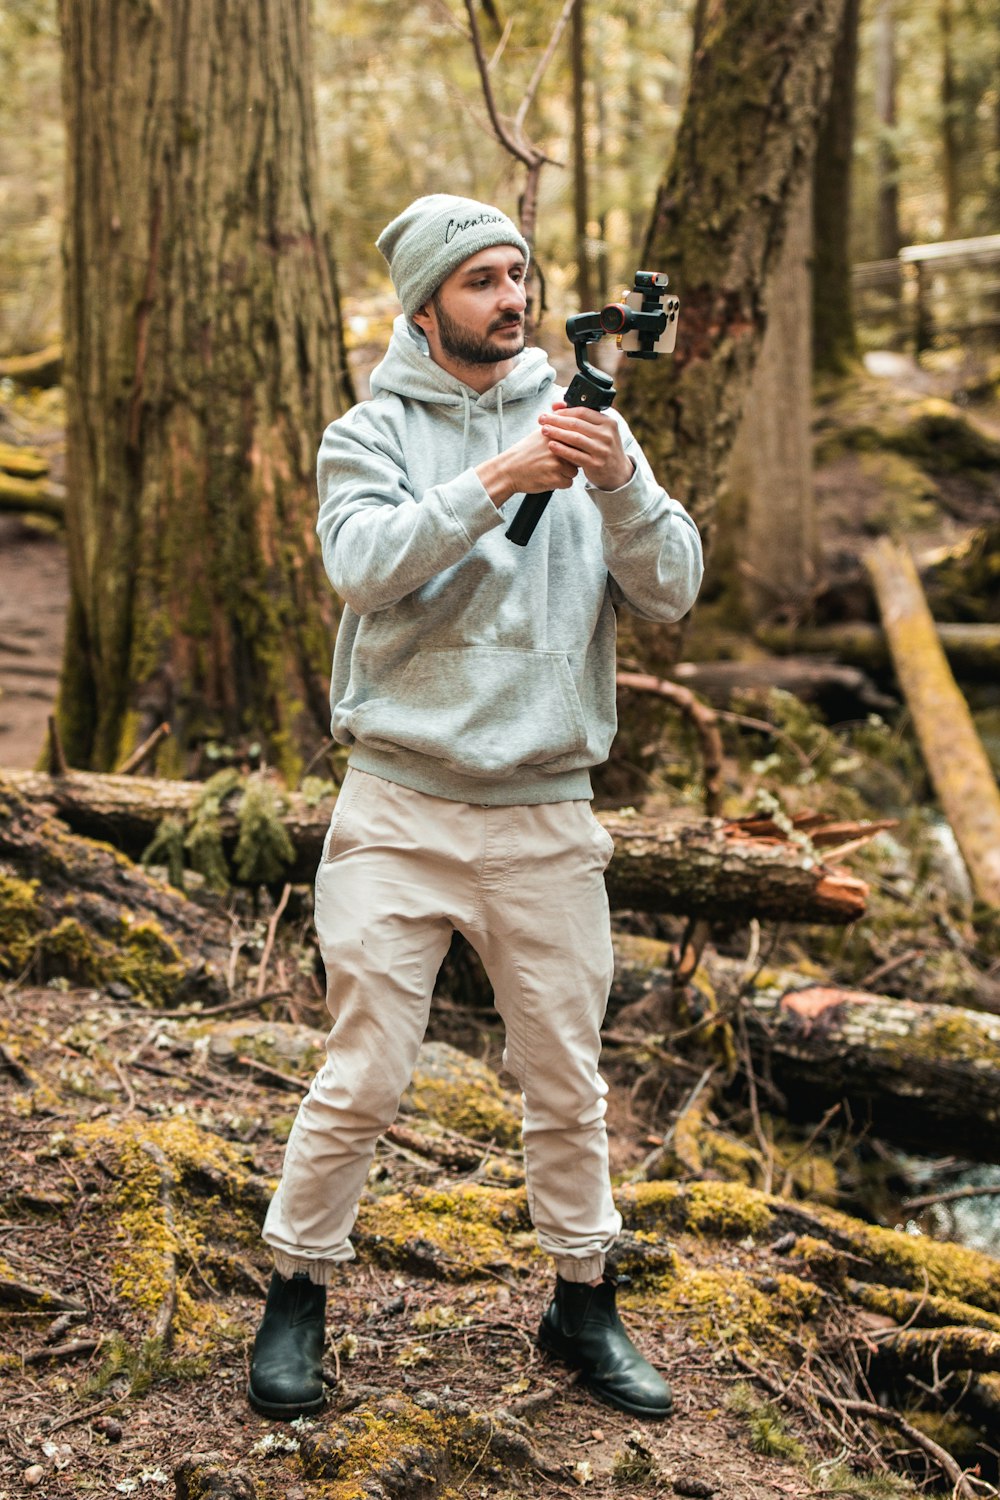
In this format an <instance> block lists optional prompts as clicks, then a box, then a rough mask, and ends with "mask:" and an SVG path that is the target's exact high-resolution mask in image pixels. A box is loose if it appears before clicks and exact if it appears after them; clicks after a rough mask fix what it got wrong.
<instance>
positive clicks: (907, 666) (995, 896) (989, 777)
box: [866, 537, 1000, 907]
mask: <svg viewBox="0 0 1000 1500" xmlns="http://www.w3.org/2000/svg"><path fill="white" fill-rule="evenodd" d="M866 563H867V566H868V570H869V572H870V573H871V576H872V582H873V583H874V585H875V592H876V594H877V596H878V602H879V608H880V610H881V612H882V623H883V625H884V626H885V632H886V637H887V639H888V642H889V649H890V651H891V652H892V659H893V664H894V665H895V668H896V676H897V678H898V680H899V685H900V687H901V688H902V690H903V694H904V696H905V698H906V702H907V706H908V708H909V710H910V713H911V714H912V716H913V724H914V728H915V729H916V732H917V738H918V739H919V741H920V748H921V750H922V751H923V756H924V761H925V763H926V765H927V769H928V771H929V773H930V777H931V780H932V781H933V783H934V788H935V790H936V792H937V794H938V798H939V800H940V802H941V807H942V811H943V812H944V815H945V817H946V818H947V819H948V821H949V823H950V824H951V826H952V829H953V830H954V833H955V838H956V839H957V840H958V846H959V848H960V849H961V851H962V857H963V858H964V860H965V863H966V865H967V866H968V870H969V876H970V879H971V881H972V885H973V889H974V890H975V892H976V894H977V896H978V897H979V899H980V900H981V901H983V902H985V903H986V904H987V905H989V906H996V907H1000V788H998V787H997V781H996V777H995V776H994V774H993V769H992V767H991V765H990V762H989V759H988V757H987V755H986V751H985V750H984V749H983V745H982V741H981V740H980V738H979V736H978V734H977V733H976V729H975V726H974V724H973V722H972V715H971V714H970V713H969V707H968V704H967V703H966V701H965V699H964V698H963V696H962V694H961V692H960V691H959V688H958V685H957V683H956V682H955V679H954V677H953V676H952V674H951V670H950V668H949V666H948V663H947V662H946V660H945V657H944V652H943V651H942V649H941V645H940V642H939V641H938V638H937V633H936V631H935V628H934V621H933V619H932V618H931V613H930V610H929V609H928V608H927V601H926V599H925V598H924V593H923V590H922V588H921V587H920V580H919V578H918V577H917V570H916V568H915V567H914V565H913V560H912V558H911V557H910V555H909V553H907V552H904V551H902V549H901V548H899V547H897V546H896V545H895V544H894V543H893V542H891V541H890V540H889V539H888V537H883V538H882V539H881V541H880V542H878V543H877V544H876V545H875V546H874V547H873V548H872V549H871V551H870V552H869V553H868V556H867V558H866Z"/></svg>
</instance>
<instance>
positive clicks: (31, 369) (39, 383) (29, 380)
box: [0, 344, 63, 389]
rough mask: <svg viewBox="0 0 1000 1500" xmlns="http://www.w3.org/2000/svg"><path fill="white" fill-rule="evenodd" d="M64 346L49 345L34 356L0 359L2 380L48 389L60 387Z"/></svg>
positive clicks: (37, 351) (0, 378)
mask: <svg viewBox="0 0 1000 1500" xmlns="http://www.w3.org/2000/svg"><path fill="white" fill-rule="evenodd" d="M62 366H63V348H62V344H49V345H48V347H47V348H45V349H38V350H36V351H35V352H34V353H33V354H14V355H11V356H10V357H9V358H7V359H0V380H12V381H13V382H14V384H15V385H24V386H35V387H37V388H42V389H47V388H48V387H49V386H52V385H58V384H59V382H60V380H61V379H62Z"/></svg>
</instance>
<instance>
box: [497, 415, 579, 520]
mask: <svg viewBox="0 0 1000 1500" xmlns="http://www.w3.org/2000/svg"><path fill="white" fill-rule="evenodd" d="M476 473H477V474H478V476H479V478H480V480H481V481H482V485H483V488H484V489H485V491H486V493H487V494H488V495H489V497H490V499H491V500H492V501H493V504H494V505H495V506H496V507H497V508H498V509H499V507H500V506H501V505H503V503H504V501H505V500H509V499H510V497H511V495H518V494H521V493H523V494H525V495H545V494H548V493H549V491H550V490H567V489H569V487H570V485H571V484H572V483H573V480H574V479H575V478H576V476H577V474H578V473H579V469H578V467H577V465H576V464H571V463H567V462H566V460H565V459H562V458H556V457H555V455H554V454H553V453H552V452H551V450H550V448H549V445H548V443H547V442H546V440H545V438H544V437H543V435H542V433H541V431H540V430H539V431H537V432H529V434H528V436H527V437H523V438H521V440H520V442H517V443H515V444H514V446H513V447H512V448H507V449H505V451H504V452H503V453H498V454H497V456H496V458H487V459H485V460H484V462H483V463H481V464H477V465H476Z"/></svg>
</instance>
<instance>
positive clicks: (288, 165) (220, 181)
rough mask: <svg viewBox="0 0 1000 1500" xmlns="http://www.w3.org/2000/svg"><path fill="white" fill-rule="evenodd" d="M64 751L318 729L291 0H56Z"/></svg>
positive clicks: (307, 267)
mask: <svg viewBox="0 0 1000 1500" xmlns="http://www.w3.org/2000/svg"><path fill="white" fill-rule="evenodd" d="M60 9H61V26H62V38H63V63H64V67H63V93H64V113H65V120H66V128H67V139H68V142H69V150H68V153H67V193H66V220H65V230H64V260H65V273H66V282H65V325H66V357H65V384H66V395H67V427H68V432H67V444H68V469H69V484H68V489H69V495H70V497H71V498H70V504H69V507H68V518H67V520H68V532H69V546H70V560H71V578H72V599H71V607H70V612H69V619H68V626H67V636H66V650H65V656H64V664H63V675H62V683H61V689H60V699H59V721H60V726H61V730H62V735H63V739H64V742H65V747H66V752H67V755H68V758H69V760H70V761H71V763H73V764H75V765H78V766H88V767H93V768H101V769H106V768H109V767H112V766H113V765H114V764H116V763H118V761H119V760H120V758H121V757H122V756H124V755H125V754H127V753H128V752H129V751H130V750H132V749H133V748H134V747H135V746H136V745H137V744H138V743H139V742H140V741H141V740H142V739H143V738H144V737H145V736H146V735H147V734H148V733H149V731H150V730H151V729H152V728H153V727H154V726H155V724H156V723H158V722H160V721H162V720H167V721H169V722H170V724H171V725H172V728H173V736H172V739H171V740H169V741H167V742H166V743H165V745H164V747H163V749H162V750H161V752H160V765H159V768H160V770H161V771H167V772H174V773H176V772H179V771H184V770H191V769H193V768H194V767H195V766H196V764H197V759H198V751H199V747H200V746H202V745H203V744H204V743H205V742H206V741H209V740H223V741H226V742H229V743H234V742H235V743H237V744H239V743H243V744H247V743H249V742H250V741H252V740H254V739H257V740H259V741H260V743H261V745H262V747H264V749H265V752H266V753H267V754H268V757H269V759H270V760H271V762H272V763H277V764H279V765H281V766H282V768H283V769H285V770H286V771H292V770H294V768H295V766H296V764H297V759H298V756H299V754H300V753H301V751H302V749H303V748H304V747H307V746H313V745H315V744H316V742H317V741H318V740H319V738H320V736H321V735H322V734H323V733H324V732H325V726H326V723H327V716H328V709H327V703H326V682H327V674H328V668H329V655H330V644H331V639H332V634H333V628H334V623H335V618H334V600H333V596H332V593H331V591H330V589H329V585H328V584H327V582H326V579H325V577H324V576H323V569H322V563H321V559H320V558H319V556H318V549H317V544H316V542H315V538H314V532H313V523H314V515H315V499H314V489H313V483H314V482H313V471H314V455H315V450H316V446H317V442H318V438H319V435H320V433H321V431H322V428H323V426H324V425H325V423H326V422H327V421H329V420H330V419H331V418H332V417H334V416H336V415H337V414H338V413H339V412H341V411H342V410H343V409H344V407H345V405H346V404H347V402H348V401H349V400H350V381H349V377H348V374H347V371H346V368H345V364H344V356H343V345H342V339H341V330H340V318H339V309H338V305H337V298H336V291H335V286H334V283H333V278H332V274H331V261H330V254H329V246H328V243H327V238H326V235H325V232H324V229H323V225H322V223H321V222H320V220H319V218H318V215H317V190H316V142H315V131H314V120H313V100H312V83H311V65H310V56H309V6H308V3H307V0H278V3H276V4H273V5H266V6H256V7H250V8H249V9H248V8H246V7H242V6H240V7H234V6H230V5H227V4H224V3H223V0H210V3H208V4H205V5H201V6H197V7H194V8H193V9H192V8H190V7H184V6H164V7H160V6H153V5H148V4H139V5H133V4H125V3H123V0H97V3H95V4H92V5H83V6H80V5H72V4H70V3H69V0H62V4H61V8H60Z"/></svg>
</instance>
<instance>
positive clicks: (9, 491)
mask: <svg viewBox="0 0 1000 1500" xmlns="http://www.w3.org/2000/svg"><path fill="white" fill-rule="evenodd" d="M0 510H10V511H18V512H20V513H21V514H28V515H42V516H56V517H58V518H59V519H60V520H61V519H62V518H63V516H64V515H65V514H66V491H65V490H64V489H63V487H62V485H59V484H53V483H51V481H50V480H48V479H22V478H20V476H18V475H16V474H4V473H0Z"/></svg>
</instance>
